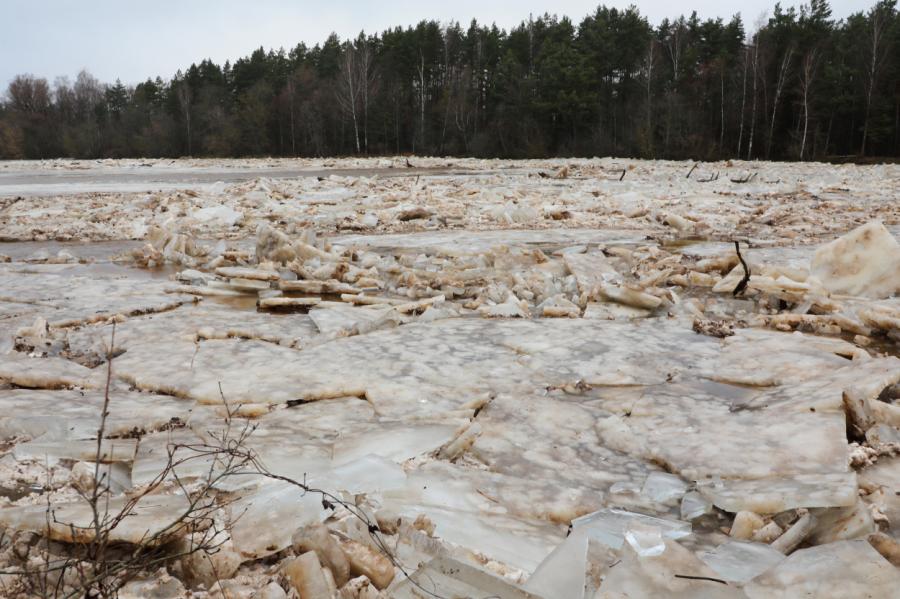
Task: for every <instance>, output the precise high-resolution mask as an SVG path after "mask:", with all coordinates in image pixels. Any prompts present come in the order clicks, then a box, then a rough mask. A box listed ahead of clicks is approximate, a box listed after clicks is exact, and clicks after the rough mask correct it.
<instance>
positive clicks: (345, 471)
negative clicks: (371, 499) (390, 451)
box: [311, 454, 406, 494]
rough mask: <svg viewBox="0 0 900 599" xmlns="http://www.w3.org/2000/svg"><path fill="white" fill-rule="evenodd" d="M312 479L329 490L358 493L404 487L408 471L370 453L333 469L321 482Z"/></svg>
mask: <svg viewBox="0 0 900 599" xmlns="http://www.w3.org/2000/svg"><path fill="white" fill-rule="evenodd" d="M311 480H312V482H314V483H316V484H320V485H323V486H327V487H328V489H329V490H334V491H347V492H348V493H353V494H358V493H370V492H373V491H382V490H385V489H396V488H399V487H402V486H403V485H405V484H406V473H405V472H403V468H401V467H400V466H399V465H398V464H397V463H396V462H392V461H391V460H389V459H387V458H383V457H381V456H378V455H373V454H369V455H365V456H363V457H361V458H359V459H357V460H354V461H352V462H348V463H346V464H344V465H343V466H338V467H337V468H335V469H334V470H331V471H330V472H328V473H327V474H325V475H323V476H322V480H321V482H316V478H315V477H313V478H312V479H311Z"/></svg>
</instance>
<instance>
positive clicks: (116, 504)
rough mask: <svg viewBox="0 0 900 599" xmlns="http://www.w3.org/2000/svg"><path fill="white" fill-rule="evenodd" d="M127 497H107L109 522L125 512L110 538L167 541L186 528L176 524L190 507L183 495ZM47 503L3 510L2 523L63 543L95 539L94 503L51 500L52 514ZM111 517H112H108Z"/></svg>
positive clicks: (103, 508)
mask: <svg viewBox="0 0 900 599" xmlns="http://www.w3.org/2000/svg"><path fill="white" fill-rule="evenodd" d="M129 502H130V500H129V498H127V497H114V498H112V499H110V500H109V501H106V500H103V501H101V502H100V505H99V516H100V518H101V519H102V520H105V521H109V520H112V519H113V518H116V517H117V516H119V515H121V514H125V513H127V514H128V515H127V517H123V518H120V519H119V521H118V523H117V524H116V526H114V527H113V528H111V529H110V530H109V540H110V541H114V542H115V541H121V542H125V543H142V542H148V541H150V540H152V539H153V538H154V537H156V536H157V535H159V536H160V538H157V539H156V540H157V541H161V540H165V538H166V535H167V534H170V533H171V532H172V531H184V530H185V528H184V527H172V524H173V523H174V522H175V519H177V518H178V517H179V516H180V515H181V514H183V513H185V511H186V510H187V508H188V500H187V498H186V497H185V496H183V495H147V496H144V497H141V498H140V499H139V500H138V501H137V503H136V504H134V505H131V504H130V503H129ZM47 510H48V506H47V504H46V503H40V504H36V505H27V506H22V507H9V508H4V509H0V526H3V527H4V528H11V529H15V530H30V531H33V532H37V533H40V534H49V536H50V538H51V539H53V540H58V541H63V542H69V543H71V542H78V543H85V542H90V541H91V540H92V539H93V538H94V525H93V521H94V520H93V511H92V510H91V506H90V504H89V503H88V502H87V501H85V500H83V499H79V500H77V501H73V502H69V503H51V504H50V506H49V510H50V513H49V514H48V512H47ZM107 519H109V520H107Z"/></svg>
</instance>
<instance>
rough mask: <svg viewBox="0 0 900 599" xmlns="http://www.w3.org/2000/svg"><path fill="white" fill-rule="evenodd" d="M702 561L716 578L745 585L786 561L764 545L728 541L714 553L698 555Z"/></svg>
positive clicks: (708, 552) (702, 552) (782, 555)
mask: <svg viewBox="0 0 900 599" xmlns="http://www.w3.org/2000/svg"><path fill="white" fill-rule="evenodd" d="M697 557H699V558H700V561H702V562H703V563H705V564H706V565H707V566H709V567H710V568H712V569H713V571H714V572H715V573H716V576H719V577H721V578H723V579H724V580H727V581H729V582H737V583H741V584H743V583H745V582H748V581H750V580H751V579H753V578H756V577H757V576H759V575H760V574H762V573H763V572H765V571H766V570H768V569H769V568H773V567H774V566H776V565H777V564H779V563H781V562H782V561H783V560H784V554H783V553H781V552H780V551H778V550H776V549H772V548H771V547H769V546H768V545H764V544H763V543H745V542H743V541H728V542H726V543H724V544H722V545H719V546H718V547H716V549H715V550H714V551H701V552H699V553H697Z"/></svg>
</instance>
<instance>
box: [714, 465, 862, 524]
mask: <svg viewBox="0 0 900 599" xmlns="http://www.w3.org/2000/svg"><path fill="white" fill-rule="evenodd" d="M698 490H699V491H700V493H701V494H703V496H704V497H707V498H708V499H710V500H711V501H712V502H713V503H714V504H715V505H716V506H717V507H719V508H722V509H723V510H725V511H727V512H735V513H737V512H739V511H741V510H750V511H753V512H756V513H759V514H777V513H779V512H783V511H786V510H789V509H793V508H798V507H841V506H849V505H853V504H854V503H855V502H856V497H857V483H856V473H854V472H846V473H833V474H797V475H795V476H793V477H792V478H769V479H759V480H752V479H751V480H712V481H703V482H702V483H699V484H698Z"/></svg>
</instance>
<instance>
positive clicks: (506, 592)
mask: <svg viewBox="0 0 900 599" xmlns="http://www.w3.org/2000/svg"><path fill="white" fill-rule="evenodd" d="M423 589H424V593H425V594H426V595H428V596H430V595H432V594H434V595H437V596H441V597H503V598H504V599H549V598H550V597H551V595H544V594H539V595H537V594H533V593H531V592H529V591H528V590H526V589H522V588H519V587H517V586H515V585H513V584H511V583H509V582H508V581H506V580H504V579H502V578H499V577H498V576H495V575H494V574H491V573H490V572H486V571H485V570H482V569H480V568H476V567H474V566H471V565H469V564H465V563H462V562H458V561H456V560H455V559H453V558H449V557H437V558H434V559H432V560H431V561H429V562H428V563H426V564H425V565H423V566H422V567H420V568H419V569H418V570H416V571H415V572H413V573H412V574H411V575H410V577H409V579H407V580H404V581H403V582H401V583H400V584H398V585H397V586H395V587H394V588H392V589H391V597H393V598H394V599H418V598H419V597H422V596H423ZM569 597H573V598H574V597H576V595H570V596H569Z"/></svg>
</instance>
